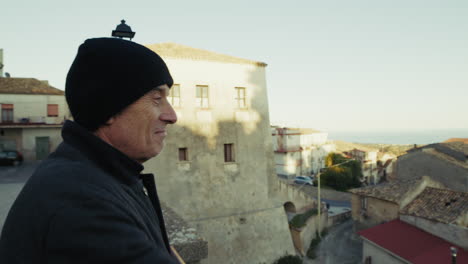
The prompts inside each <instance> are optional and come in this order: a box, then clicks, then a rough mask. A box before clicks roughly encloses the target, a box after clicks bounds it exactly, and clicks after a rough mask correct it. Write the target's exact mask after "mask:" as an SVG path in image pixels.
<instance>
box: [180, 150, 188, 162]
mask: <svg viewBox="0 0 468 264" xmlns="http://www.w3.org/2000/svg"><path fill="white" fill-rule="evenodd" d="M178 154H179V161H181V162H183V161H189V157H188V148H186V147H185V148H178ZM181 154H182V155H181Z"/></svg>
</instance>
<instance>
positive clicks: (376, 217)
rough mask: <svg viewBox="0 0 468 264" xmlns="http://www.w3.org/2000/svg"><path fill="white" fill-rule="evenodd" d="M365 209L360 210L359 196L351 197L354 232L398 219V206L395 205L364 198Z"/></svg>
mask: <svg viewBox="0 0 468 264" xmlns="http://www.w3.org/2000/svg"><path fill="white" fill-rule="evenodd" d="M366 199H367V209H366V210H363V209H362V208H361V196H359V195H357V194H353V195H352V196H351V208H352V217H353V220H354V228H355V230H356V231H359V230H361V229H366V228H370V227H373V226H375V225H379V224H382V223H384V222H387V221H391V220H393V219H397V218H398V211H399V206H398V205H397V204H395V203H392V202H388V201H384V200H380V199H377V198H372V197H366Z"/></svg>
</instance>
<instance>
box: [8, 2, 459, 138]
mask: <svg viewBox="0 0 468 264" xmlns="http://www.w3.org/2000/svg"><path fill="white" fill-rule="evenodd" d="M467 14H468V1H466V0H444V1H442V0H439V1H433V0H392V1H388V0H353V1H350V0H341V1H335V0H329V1H323V0H322V1H316V0H299V1H294V0H291V1H276V0H269V1H263V0H262V1H256V0H249V1H247V0H237V1H222V0H197V1H179V0H171V1H160V0H152V1H137V0H135V1H108V0H100V1H96V0H94V1H89V0H80V1H63V0H60V1H55V0H42V1H24V0H15V1H11V0H10V1H5V0H1V1H0V48H2V49H3V52H4V64H5V68H4V72H9V73H10V74H11V76H12V77H32V78H37V79H41V80H48V81H49V83H50V84H51V85H52V86H54V87H56V88H59V89H62V90H63V89H64V87H65V76H66V74H67V71H68V68H69V67H70V64H71V62H72V61H73V59H74V56H75V55H76V51H77V48H78V46H79V45H80V44H81V43H82V42H83V41H84V40H85V39H87V38H92V37H103V36H110V34H111V31H112V30H113V29H115V27H116V26H117V25H118V24H119V23H120V20H121V19H125V20H126V21H127V24H128V25H130V26H131V27H132V30H133V31H135V32H136V35H135V38H134V39H133V40H134V41H135V42H138V43H141V44H152V43H159V42H175V43H179V44H183V45H188V46H192V47H195V48H200V49H206V50H210V51H214V52H218V53H224V54H228V55H232V56H236V57H241V58H246V59H251V60H256V61H262V62H265V63H267V64H268V66H267V68H266V78H267V89H268V100H269V109H270V121H271V123H272V124H276V125H282V126H294V127H309V128H315V129H320V130H324V131H408V130H425V131H428V130H447V129H462V130H463V131H468V107H467V102H468V100H467V99H468V16H467ZM467 137H468V135H467Z"/></svg>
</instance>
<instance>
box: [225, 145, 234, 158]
mask: <svg viewBox="0 0 468 264" xmlns="http://www.w3.org/2000/svg"><path fill="white" fill-rule="evenodd" d="M234 161H236V160H235V158H234V144H232V143H231V144H224V162H234Z"/></svg>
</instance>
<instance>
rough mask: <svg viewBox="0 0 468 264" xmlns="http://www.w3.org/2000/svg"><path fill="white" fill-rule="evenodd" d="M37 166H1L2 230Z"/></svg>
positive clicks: (26, 163) (32, 164)
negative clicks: (12, 207) (17, 197)
mask: <svg viewBox="0 0 468 264" xmlns="http://www.w3.org/2000/svg"><path fill="white" fill-rule="evenodd" d="M37 164H38V163H37V162H25V163H23V164H21V165H19V166H0V230H1V229H2V228H3V223H4V222H5V218H6V217H7V214H8V211H9V210H10V207H11V205H12V204H13V202H14V201H15V199H16V196H18V193H19V192H20V191H21V189H22V188H23V185H24V183H25V182H26V181H27V180H28V178H29V177H30V176H31V174H32V173H33V172H34V169H35V168H36V167H37Z"/></svg>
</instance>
